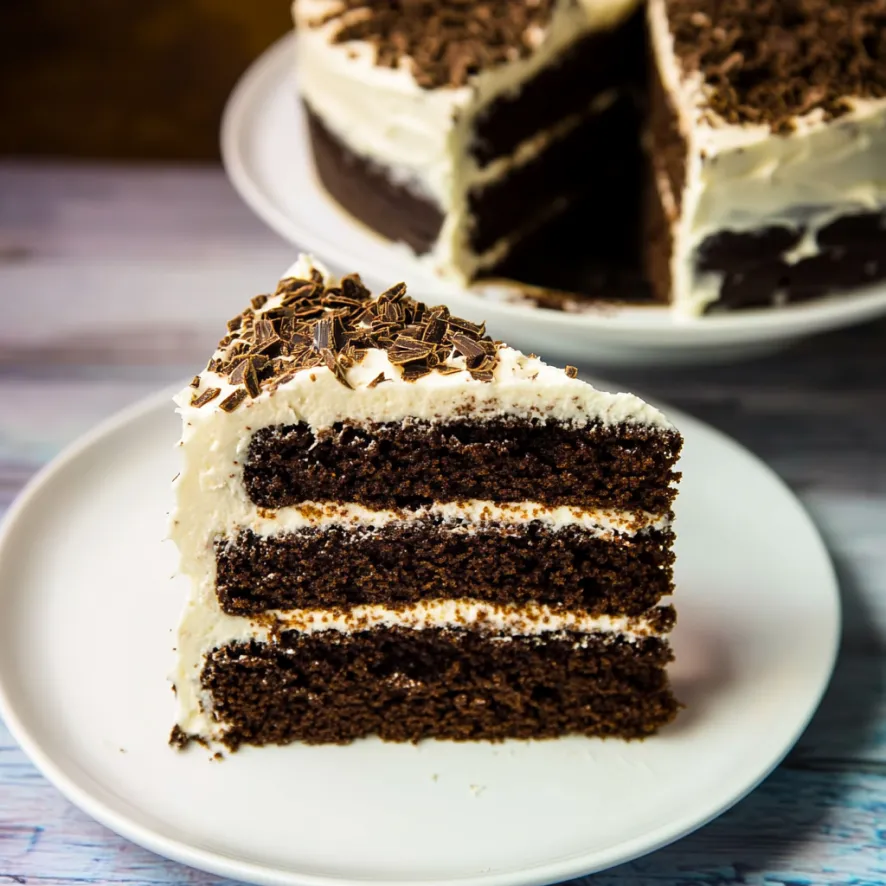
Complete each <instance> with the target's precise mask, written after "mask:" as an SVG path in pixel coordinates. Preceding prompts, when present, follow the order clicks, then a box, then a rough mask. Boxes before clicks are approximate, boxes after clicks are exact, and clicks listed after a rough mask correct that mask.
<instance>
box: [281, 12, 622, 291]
mask: <svg viewBox="0 0 886 886" xmlns="http://www.w3.org/2000/svg"><path fill="white" fill-rule="evenodd" d="M638 2H639V0H580V2H567V0H560V2H558V3H557V4H556V6H555V8H554V11H553V13H552V16H551V19H550V21H549V23H548V26H547V27H546V28H544V29H543V30H539V31H538V32H537V33H535V34H533V35H532V37H533V39H534V41H535V51H534V52H533V53H532V54H531V55H529V56H528V57H526V58H522V59H519V58H518V59H515V60H514V61H511V62H508V63H506V64H499V65H496V66H493V67H491V68H489V69H488V70H485V71H483V72H481V73H480V74H478V75H476V76H474V77H472V78H471V80H470V84H469V85H468V86H464V87H459V88H455V87H441V88H438V89H422V88H421V87H420V86H419V85H418V84H417V83H416V82H415V79H414V77H413V75H412V73H411V70H410V62H409V60H404V62H403V63H402V64H401V66H400V67H398V68H384V67H379V66H378V65H376V64H375V50H374V48H373V47H372V46H371V45H370V44H369V43H367V42H363V41H352V42H349V43H344V44H334V43H331V42H330V38H331V36H332V35H333V34H334V33H335V31H336V30H337V29H338V28H339V27H340V24H341V22H340V21H336V20H332V21H330V22H328V23H327V24H326V25H324V26H320V27H317V26H315V25H316V22H317V21H318V20H320V19H321V18H322V17H323V15H324V14H325V13H327V12H329V11H330V10H333V9H335V8H336V7H337V6H338V4H337V3H336V0H296V2H295V3H294V4H293V16H294V19H295V23H296V43H297V65H298V77H299V88H300V90H301V94H302V97H303V98H304V99H305V101H307V103H308V104H309V105H310V106H311V108H312V109H313V110H314V112H315V113H317V114H318V115H319V116H320V117H321V118H322V120H323V122H324V124H325V125H326V126H327V127H328V128H329V130H330V131H331V132H332V133H334V134H335V136H336V137H337V138H338V139H339V140H341V141H342V142H343V143H344V144H345V145H347V146H348V148H350V149H351V150H352V151H353V152H354V153H356V154H358V155H359V156H361V157H363V158H365V159H368V160H370V161H373V162H375V163H377V164H378V165H380V166H382V167H384V168H385V169H386V170H388V172H389V174H390V175H391V177H392V178H393V180H394V181H396V182H397V183H398V184H401V185H403V186H405V187H407V188H408V189H409V190H411V191H413V192H414V193H416V194H417V195H419V196H422V197H424V198H425V199H428V200H430V201H431V202H433V203H434V204H435V205H436V206H438V207H439V208H440V210H441V211H442V212H443V213H444V215H445V217H446V218H445V222H444V226H443V230H442V231H441V234H440V236H439V238H438V241H437V244H436V246H435V248H434V249H433V251H432V259H433V261H434V264H435V265H436V266H437V267H438V269H440V270H441V271H442V272H447V273H453V274H456V275H458V276H463V277H469V276H470V275H471V274H472V273H473V272H474V271H475V270H476V269H477V267H478V264H479V262H480V259H479V257H477V256H475V255H473V253H472V252H471V250H470V249H469V247H468V243H467V236H466V231H465V222H466V219H467V194H468V191H469V190H470V188H471V187H473V186H474V185H477V184H479V183H485V182H488V181H490V180H491V179H493V178H496V177H500V176H502V175H504V174H506V173H507V172H508V171H509V170H510V169H512V168H513V167H514V166H518V165H521V164H522V163H525V162H528V161H529V160H530V159H531V158H532V157H533V156H535V155H536V154H538V153H539V152H540V151H541V150H543V149H544V148H545V147H546V146H547V144H549V143H550V142H551V141H552V140H554V139H555V138H557V137H562V136H563V135H565V134H566V132H567V131H568V126H567V127H566V128H564V129H562V130H560V131H557V130H556V128H555V129H554V130H551V131H549V132H548V133H547V134H546V135H544V136H541V137H539V138H537V139H530V140H527V142H525V143H524V144H522V145H520V146H519V147H518V148H517V149H516V151H515V152H514V153H513V155H512V156H511V157H510V158H505V159H503V160H500V161H499V163H498V165H497V167H496V168H495V170H494V171H490V169H489V168H488V167H487V168H486V169H481V168H480V167H479V166H478V165H477V163H476V160H475V159H474V157H473V155H472V153H471V151H470V140H471V138H472V134H473V128H474V121H475V119H476V117H477V116H478V114H480V113H482V112H483V110H484V108H486V107H487V106H488V105H489V104H490V103H491V102H492V101H494V100H495V99H496V98H498V97H499V96H502V95H507V94H511V93H516V92H517V91H519V89H520V88H521V86H522V85H523V84H524V83H525V82H527V81H528V80H530V79H531V78H532V77H534V76H535V75H536V74H537V73H538V72H539V71H540V70H541V69H542V68H544V67H546V66H548V65H550V64H551V63H552V62H555V61H556V60H557V59H558V58H559V57H560V56H561V54H562V53H563V52H564V51H565V50H566V49H567V48H568V47H569V46H570V45H571V44H572V43H574V42H575V41H577V40H579V39H581V38H582V37H583V36H585V35H587V34H588V33H591V32H593V31H597V30H606V29H609V28H612V27H614V26H615V25H617V24H619V23H620V22H621V21H623V20H624V19H625V18H626V17H627V16H628V15H629V14H630V13H631V12H632V11H633V10H634V9H635V8H636V7H637V5H638ZM359 14H360V13H359V11H356V12H354V13H353V15H355V16H359ZM312 25H314V26H312ZM599 110H602V107H600V106H593V107H591V108H589V113H592V112H596V111H599ZM574 122H575V121H573V123H574ZM564 125H565V124H564ZM485 258H486V260H487V261H488V260H489V256H486V257H485Z"/></svg>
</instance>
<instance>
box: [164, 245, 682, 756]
mask: <svg viewBox="0 0 886 886" xmlns="http://www.w3.org/2000/svg"><path fill="white" fill-rule="evenodd" d="M177 402H178V407H179V411H180V413H181V415H182V419H183V437H182V441H181V451H182V456H183V465H182V470H181V473H180V475H179V476H178V478H177V479H176V480H175V488H176V496H177V507H176V510H175V512H174V514H173V518H172V536H173V538H174V540H175V541H176V543H177V544H178V547H179V549H180V552H181V569H182V572H183V573H184V574H185V575H186V576H187V577H188V578H189V580H190V583H191V589H190V592H189V596H188V599H187V602H186V605H185V610H184V613H183V616H182V620H181V624H180V628H179V633H178V642H177V655H178V664H177V667H176V671H175V674H174V678H173V679H174V684H175V689H176V694H177V703H178V716H177V722H176V725H175V728H174V730H173V735H172V742H173V743H174V744H178V745H183V744H187V742H188V741H190V740H199V741H202V742H213V741H217V742H222V743H224V744H226V745H227V746H229V747H232V748H235V747H237V746H239V745H241V744H244V743H246V744H258V745H261V744H268V743H286V742H291V741H304V742H348V741H351V740H353V739H356V738H360V737H362V736H367V735H379V736H381V737H382V738H384V739H388V740H395V741H416V740H419V739H422V738H429V737H435V738H447V739H492V740H497V739H504V738H543V737H554V736H559V735H563V734H567V733H579V734H584V735H592V736H617V737H621V738H636V737H641V736H645V735H648V734H651V733H653V732H655V731H656V730H657V729H658V728H659V727H661V726H663V725H665V724H666V723H668V722H669V721H670V720H671V719H672V718H673V717H674V716H675V713H676V710H677V707H678V705H677V702H676V700H675V699H674V696H673V694H672V692H671V689H670V686H669V683H668V677H667V671H666V666H667V664H668V662H669V661H670V660H671V658H672V653H671V649H670V646H669V644H668V639H667V637H668V632H669V631H670V629H671V627H672V625H673V622H674V611H673V608H672V606H671V605H670V604H669V602H668V599H667V598H668V597H669V595H670V594H671V593H672V590H673V586H672V573H673V559H674V557H673V552H672V544H673V540H674V534H673V529H672V519H673V513H672V504H673V501H674V497H675V495H676V484H677V481H678V479H679V474H677V473H676V470H675V465H676V462H677V459H678V457H679V452H680V448H681V445H682V439H681V436H680V434H679V432H678V431H677V430H676V429H675V428H674V427H673V426H672V425H671V424H670V422H668V421H667V419H665V418H664V416H663V415H662V414H661V413H660V412H659V411H658V410H656V409H654V408H653V407H652V406H649V405H648V404H646V403H644V402H643V401H641V400H639V399H638V398H637V397H635V396H633V395H631V394H609V393H604V392H602V391H599V390H597V389H595V388H593V387H592V386H591V385H589V384H587V383H585V382H583V381H581V380H579V379H578V378H576V377H575V372H574V370H572V369H569V368H567V369H566V370H560V369H555V368H553V367H550V366H547V365H546V364H544V363H543V362H541V360H539V359H538V358H536V357H534V356H525V355H523V354H521V353H520V352H518V351H515V350H513V349H511V348H509V347H507V346H506V345H504V344H502V343H501V342H495V341H493V340H492V339H490V338H489V337H488V336H487V335H486V334H485V329H484V327H483V325H482V324H476V323H473V322H471V321H468V320H463V319H460V318H458V317H454V316H452V315H450V313H449V312H448V311H447V309H446V308H443V307H428V306H426V305H424V304H422V303H420V302H417V301H414V300H413V299H411V298H409V297H408V296H407V295H406V287H405V286H404V285H403V284H397V285H395V286H392V287H391V288H390V289H388V290H386V291H385V292H383V293H381V294H380V295H378V296H373V295H372V294H371V293H370V292H369V290H368V289H367V288H366V287H365V286H364V285H363V283H362V282H361V280H360V278H359V276H357V275H355V274H352V275H349V276H346V277H344V278H342V279H341V280H333V279H331V278H330V277H329V275H328V274H327V273H326V272H325V271H324V270H323V269H322V268H320V267H318V266H317V265H316V264H314V263H313V262H312V261H310V260H309V259H306V258H302V259H300V260H299V262H298V263H297V264H296V265H295V266H294V267H293V268H292V269H290V271H289V273H288V274H287V275H286V276H285V277H284V279H282V280H281V281H280V284H279V286H278V287H277V290H276V292H275V293H274V294H273V295H260V296H258V297H256V298H254V299H253V300H252V302H251V305H250V306H249V307H247V308H246V310H244V311H243V313H242V314H240V315H239V316H238V317H236V318H234V319H233V320H232V321H231V322H230V323H229V324H228V334H227V335H226V336H225V337H224V338H223V339H222V340H221V342H220V343H219V347H218V350H217V351H216V353H215V354H214V356H213V357H212V359H211V360H210V361H209V364H208V366H207V368H206V369H205V370H204V371H203V372H201V373H200V374H199V375H198V376H196V377H195V378H194V380H193V382H192V384H191V385H190V386H189V387H188V388H186V389H185V390H184V391H183V392H182V393H181V394H180V395H179V396H178V397H177Z"/></svg>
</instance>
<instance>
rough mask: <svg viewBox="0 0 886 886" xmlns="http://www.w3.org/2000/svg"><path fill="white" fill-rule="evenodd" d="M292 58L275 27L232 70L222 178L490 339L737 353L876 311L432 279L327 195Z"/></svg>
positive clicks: (318, 248) (561, 346)
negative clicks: (709, 305)
mask: <svg viewBox="0 0 886 886" xmlns="http://www.w3.org/2000/svg"><path fill="white" fill-rule="evenodd" d="M294 59H295V47H294V41H293V40H292V38H291V36H287V37H284V38H282V39H281V40H280V41H278V42H277V43H275V44H274V45H273V46H272V47H271V48H270V49H269V50H268V51H267V52H266V53H265V54H264V55H262V56H261V57H260V58H259V59H258V60H257V61H256V62H255V63H254V64H253V65H252V67H251V68H249V70H248V71H247V72H246V74H245V75H244V76H243V78H242V79H241V80H240V82H239V84H238V85H237V87H236V89H235V90H234V92H233V94H232V95H231V98H230V100H229V102H228V105H227V108H226V109H225V114H224V118H223V121H222V132H221V148H222V159H223V161H224V164H225V169H226V170H227V173H228V175H229V177H230V179H231V181H232V183H233V185H234V187H235V188H236V189H237V191H238V192H239V193H240V196H241V197H242V198H243V199H244V200H245V201H246V203H247V204H248V205H249V206H250V207H252V209H253V211H254V212H255V213H256V214H257V215H258V216H259V217H260V218H262V219H263V220H264V221H265V222H266V223H267V224H268V225H270V227H271V228H273V229H274V230H275V231H276V232H277V233H278V234H280V235H281V236H282V237H284V238H286V239H287V240H290V241H291V242H292V243H294V244H296V245H297V246H298V247H299V248H301V249H304V250H307V251H309V252H311V253H313V254H314V255H315V256H317V257H318V258H320V259H322V260H324V261H326V262H328V263H329V264H330V265H332V266H333V267H334V268H335V269H336V270H338V271H339V272H345V273H349V272H351V271H359V272H360V273H361V274H362V275H363V276H364V278H365V279H367V281H370V282H372V283H374V284H376V285H379V286H384V287H386V286H389V285H391V284H392V283H395V282H397V281H399V280H405V281H406V283H407V284H408V285H409V287H410V291H411V293H412V294H413V295H414V296H416V297H417V298H420V299H421V300H423V301H436V302H446V303H447V304H449V305H450V307H451V308H452V309H453V310H455V311H462V312H463V313H464V314H465V315H466V316H470V317H485V318H486V319H487V320H488V322H489V328H490V330H492V331H493V333H494V334H495V335H497V336H498V337H500V338H503V339H504V340H506V341H508V342H510V343H511V344H512V345H515V346H518V347H521V348H523V349H524V350H527V351H533V350H534V351H541V352H543V353H545V354H546V355H547V356H548V357H550V358H553V357H556V358H558V359H559V360H560V361H561V362H563V361H567V360H572V361H575V362H585V363H588V362H597V363H601V364H603V363H605V364H610V365H617V364H621V365H637V364H642V363H646V364H656V363H657V364H665V363H672V364H677V363H698V362H711V361H722V360H729V359H735V358H741V357H749V356H754V355H757V354H761V353H766V352H769V351H773V350H778V349H779V348H782V347H785V346H786V345H788V344H791V343H792V342H794V341H796V340H797V339H799V338H801V337H803V336H807V335H811V334H812V333H815V332H821V331H824V330H826V329H833V328H836V327H839V326H846V325H849V324H851V323H856V322H859V321H861V320H866V319H869V318H871V317H874V316H876V315H879V314H883V313H886V286H878V287H871V288H868V289H867V290H864V291H861V290H860V291H858V292H856V293H852V294H848V293H847V294H843V295H839V296H835V297H833V298H830V299H825V300H821V301H816V302H810V303H807V304H798V305H792V306H789V307H786V308H783V309H781V310H755V311H742V312H738V313H732V314H725V315H718V316H713V317H702V318H698V319H695V320H685V319H682V320H681V319H675V318H674V317H673V316H672V315H671V313H670V311H668V310H667V309H666V308H661V307H616V306H609V307H606V308H605V309H602V308H600V309H595V311H594V312H591V313H588V312H585V313H564V312H562V311H553V310H549V309H545V308H537V307H533V306H531V305H526V304H522V305H520V304H511V303H508V302H506V301H503V300H502V297H501V296H502V292H503V289H502V287H500V286H499V287H496V286H488V287H485V288H480V289H475V290H465V289H463V288H460V287H458V286H456V285H455V284H453V283H451V282H446V281H443V280H441V279H440V278H439V277H437V276H436V275H435V274H434V273H433V272H432V271H430V270H429V268H428V267H427V266H426V265H425V264H423V263H422V262H420V261H419V260H418V259H417V258H416V257H415V255H414V254H413V253H412V252H411V251H410V250H409V249H408V248H407V247H406V246H404V245H402V244H396V243H391V242H390V241H388V240H385V239H383V238H382V237H380V236H378V235H376V234H374V233H373V232H372V231H371V230H369V229H368V228H367V227H365V226H364V225H362V224H361V223H360V222H358V221H356V220H355V219H354V218H353V217H351V216H350V215H349V214H347V213H346V212H345V211H344V210H342V209H341V208H339V206H338V205H337V204H336V203H335V202H334V201H333V200H332V199H331V198H330V197H328V196H327V194H326V192H325V191H324V189H323V187H322V186H321V185H320V183H319V181H318V180H317V178H316V175H315V173H314V168H313V163H312V160H311V152H310V146H309V144H308V136H307V132H306V127H305V121H304V116H303V113H302V110H301V106H300V102H299V98H298V88H297V84H296V78H295V72H294V69H293V63H294ZM281 270H282V269H281Z"/></svg>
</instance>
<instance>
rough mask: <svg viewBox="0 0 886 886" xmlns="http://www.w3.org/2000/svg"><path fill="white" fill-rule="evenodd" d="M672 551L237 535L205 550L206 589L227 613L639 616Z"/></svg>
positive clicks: (400, 534) (483, 531)
mask: <svg viewBox="0 0 886 886" xmlns="http://www.w3.org/2000/svg"><path fill="white" fill-rule="evenodd" d="M672 544H673V533H672V532H649V533H644V534H643V535H639V536H637V537H636V538H633V539H625V540H624V541H607V540H604V539H601V538H596V537H594V536H593V535H591V534H589V533H588V532H586V531H584V530H581V529H579V528H578V527H575V526H569V527H566V528H564V529H560V530H557V531H554V530H551V529H549V528H547V527H545V526H544V525H543V524H541V523H539V522H537V521H536V522H531V523H528V524H526V525H523V526H519V527H517V526H502V525H494V524H493V525H490V524H482V525H480V526H477V527H472V529H471V531H470V532H464V531H461V532H460V531H453V530H452V529H451V528H447V526H446V525H445V524H444V525H441V524H440V523H439V521H435V520H432V519H420V520H410V521H405V522H400V523H396V524H393V525H389V526H385V527H383V528H379V529H374V530H361V529H360V528H359V527H352V526H336V525H333V526H329V527H326V528H322V529H321V528H314V529H308V530H302V531H299V532H293V533H285V534H281V535H275V536H271V537H268V538H263V537H261V536H257V535H255V534H254V533H252V532H250V531H244V532H241V533H240V534H239V535H237V536H236V537H235V538H233V539H219V541H218V542H217V543H216V563H217V576H216V589H217V593H218V598H219V601H220V602H221V605H222V609H224V611H225V612H228V613H230V614H232V615H253V614H257V613H260V612H264V611H266V610H269V609H324V608H328V607H336V606H347V607H350V606H357V605H360V604H371V603H384V604H399V603H411V602H415V601H417V600H431V599H447V598H458V597H471V598H473V599H477V600H488V601H492V602H496V603H503V604H506V603H527V602H530V601H535V602H538V603H546V604H549V605H552V606H562V607H565V608H568V609H582V610H585V611H589V612H592V613H593V614H595V615H596V614H600V613H608V614H612V615H641V614H642V613H644V612H645V611H646V610H648V609H649V608H650V607H652V606H654V605H655V604H656V603H658V601H659V600H660V599H661V597H663V596H665V595H667V594H670V593H671V592H672V591H673V584H672V569H671V567H672V564H673V562H674V555H673V553H672V552H671V551H670V547H671V545H672Z"/></svg>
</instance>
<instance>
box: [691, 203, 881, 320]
mask: <svg viewBox="0 0 886 886" xmlns="http://www.w3.org/2000/svg"><path fill="white" fill-rule="evenodd" d="M805 233H806V231H805V229H804V228H803V227H799V228H787V227H775V226H773V227H768V228H764V229H761V230H758V231H748V232H746V233H737V232H734V231H724V232H722V233H719V234H717V235H715V236H713V237H709V238H708V239H707V240H705V241H704V242H703V243H702V245H701V247H700V249H699V252H698V269H699V270H700V271H702V272H713V273H719V274H722V275H723V279H722V283H721V285H720V300H719V302H717V303H715V304H714V305H712V306H711V308H710V309H709V310H711V311H718V310H729V309H736V308H757V307H766V306H769V305H772V304H783V303H788V302H802V301H810V300H812V299H815V298H821V297H823V296H826V295H829V294H833V293H838V292H840V291H841V290H845V289H853V288H856V287H858V286H864V285H865V284H869V283H876V282H878V281H881V280H886V214H883V213H879V212H868V213H862V214H858V215H847V216H843V217H841V218H838V219H836V220H835V221H833V222H831V223H830V224H829V225H827V226H826V227H824V228H822V229H821V230H820V231H819V232H818V234H817V235H816V237H815V242H816V245H817V247H818V254H816V255H812V256H809V257H807V258H803V259H801V260H800V261H798V262H795V263H794V264H790V263H788V262H787V261H785V260H784V258H783V255H784V253H785V252H786V251H787V250H790V249H791V248H792V247H794V246H796V245H797V244H798V243H799V242H800V240H801V239H802V238H803V236H804V234H805Z"/></svg>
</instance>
